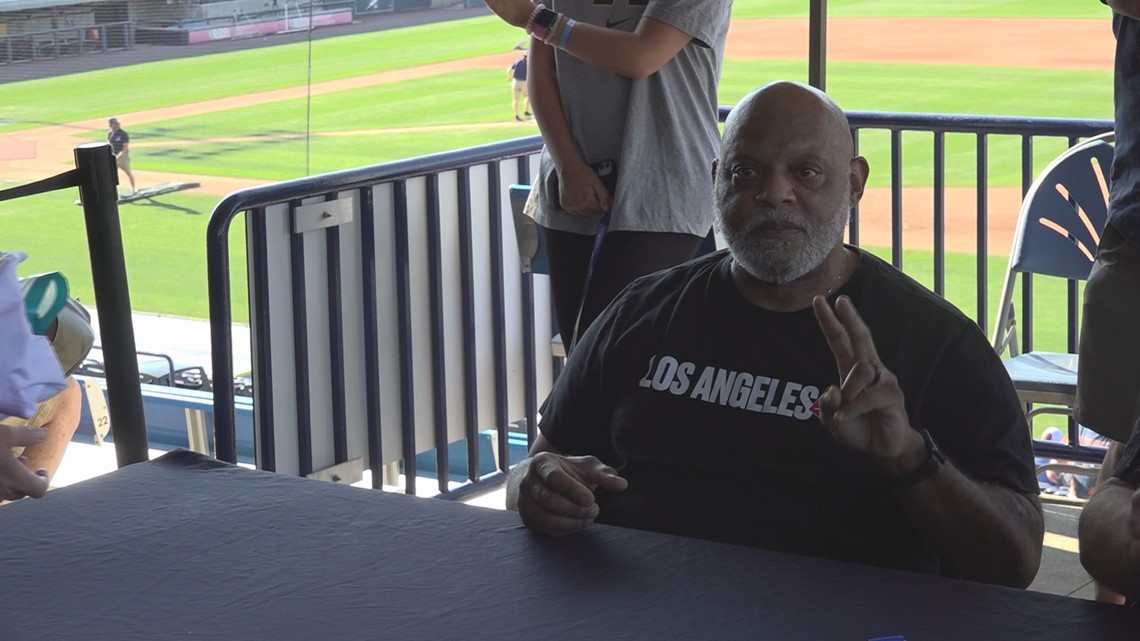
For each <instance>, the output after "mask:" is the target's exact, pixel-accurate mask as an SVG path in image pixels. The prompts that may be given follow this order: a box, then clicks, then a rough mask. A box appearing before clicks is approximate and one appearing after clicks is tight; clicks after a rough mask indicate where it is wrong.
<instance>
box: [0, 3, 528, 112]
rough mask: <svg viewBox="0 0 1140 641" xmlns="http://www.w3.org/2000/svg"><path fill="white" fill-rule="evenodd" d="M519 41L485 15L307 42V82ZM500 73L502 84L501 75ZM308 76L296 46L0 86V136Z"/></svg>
mask: <svg viewBox="0 0 1140 641" xmlns="http://www.w3.org/2000/svg"><path fill="white" fill-rule="evenodd" d="M520 39H521V36H520V35H519V31H518V30H517V29H514V28H512V27H510V26H508V25H505V24H504V23H503V22H502V21H501V20H498V19H497V18H495V17H494V16H487V17H483V18H471V19H467V20H456V21H451V22H440V23H435V24H430V25H421V26H417V27H407V28H404V29H391V30H386V31H376V32H371V33H363V34H356V35H350V36H342V37H337V38H327V39H321V40H314V41H313V43H312V68H311V79H312V82H324V81H327V80H337V79H341V78H351V77H354V76H360V75H365V74H371V73H378V72H382V71H389V70H393V69H404V68H408V67H416V66H420V65H425V64H431V63H436V62H444V61H449V60H462V59H464V58H471V57H474V56H481V55H487V54H493V53H502V52H504V51H507V50H509V49H510V47H511V46H513V44H514V43H515V42H517V41H518V40H520ZM500 76H501V77H503V78H504V79H503V83H502V84H504V85H505V84H506V80H505V70H504V73H503V74H500ZM309 78H310V68H309V45H308V43H304V42H302V43H296V44H286V45H277V46H271V47H263V48H258V49H248V50H245V51H235V52H232V53H221V54H213V55H207V56H198V57H194V58H183V59H179V60H164V61H160V62H150V63H145V64H139V65H130V66H126V67H115V68H112V69H103V70H100V71H91V72H87V73H78V74H71V75H67V76H59V77H55V78H44V79H40V80H28V81H23V82H12V83H7V84H0V131H10V130H13V129H23V128H27V127H34V126H42V125H47V124H62V123H68V122H74V121H77V120H86V119H91V118H105V117H106V116H107V115H108V114H122V113H129V112H132V111H141V110H144V109H154V108H158V107H167V106H172V105H182V104H187V103H192V102H199V101H202V100H209V99H213V98H222V97H227V96H240V95H244V94H248V93H253V92H258V91H268V90H272V89H281V88H284V87H296V86H303V85H305V84H306V83H307V82H308V81H309ZM111 88H115V89H117V90H115V91H112V90H110V89H111ZM504 91H505V90H504ZM70 96H79V97H82V99H78V98H77V99H68V97H70ZM124 125H127V126H129V123H124Z"/></svg>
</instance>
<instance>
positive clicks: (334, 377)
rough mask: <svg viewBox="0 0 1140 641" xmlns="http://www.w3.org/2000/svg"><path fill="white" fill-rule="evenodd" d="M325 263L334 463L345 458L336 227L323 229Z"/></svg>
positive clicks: (343, 384)
mask: <svg viewBox="0 0 1140 641" xmlns="http://www.w3.org/2000/svg"><path fill="white" fill-rule="evenodd" d="M336 199H337V195H336V194H327V195H326V196H325V200H326V201H332V200H336ZM325 248H326V265H327V267H328V292H329V300H328V304H329V308H328V312H329V364H330V366H331V368H332V372H331V380H330V381H329V385H330V388H331V389H330V391H331V393H332V432H333V459H334V462H336V463H344V462H345V461H347V460H348V418H347V410H346V408H345V405H346V404H347V402H348V398H347V392H346V388H345V380H344V311H343V309H344V308H343V304H342V299H343V293H342V291H341V273H340V270H341V266H340V226H339V225H338V226H333V227H329V228H328V229H326V230H325Z"/></svg>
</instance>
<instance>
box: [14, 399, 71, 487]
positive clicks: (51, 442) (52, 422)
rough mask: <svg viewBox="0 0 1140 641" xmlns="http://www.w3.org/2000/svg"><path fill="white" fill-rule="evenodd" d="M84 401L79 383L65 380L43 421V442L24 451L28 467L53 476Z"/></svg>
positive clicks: (69, 439) (49, 476)
mask: <svg viewBox="0 0 1140 641" xmlns="http://www.w3.org/2000/svg"><path fill="white" fill-rule="evenodd" d="M82 405H83V400H82V395H81V394H80V390H79V383H78V382H76V380H75V379H74V378H71V377H68V379H67V389H65V390H64V391H62V392H60V393H59V395H58V396H57V397H56V398H55V400H54V403H53V405H52V407H51V409H50V411H49V412H48V414H47V416H45V417H44V419H43V424H42V425H41V427H42V428H43V429H45V430H47V434H46V435H45V436H44V438H43V440H41V441H40V442H38V443H36V444H35V445H32V446H30V447H28V448H26V449H25V450H24V457H25V458H26V459H27V465H28V467H30V468H31V469H33V470H39V469H43V470H47V475H48V478H51V477H53V476H55V472H56V470H58V469H59V463H60V461H62V460H63V454H64V452H65V451H66V450H67V445H68V443H70V442H71V437H72V436H73V435H74V434H75V430H76V428H77V427H79V412H80V410H81V408H82Z"/></svg>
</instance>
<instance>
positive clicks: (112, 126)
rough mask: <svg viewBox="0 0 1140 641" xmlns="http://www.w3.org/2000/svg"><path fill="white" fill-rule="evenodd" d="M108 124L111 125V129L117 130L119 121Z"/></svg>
mask: <svg viewBox="0 0 1140 641" xmlns="http://www.w3.org/2000/svg"><path fill="white" fill-rule="evenodd" d="M108 124H109V125H110V126H111V131H118V130H119V123H118V122H111V123H108Z"/></svg>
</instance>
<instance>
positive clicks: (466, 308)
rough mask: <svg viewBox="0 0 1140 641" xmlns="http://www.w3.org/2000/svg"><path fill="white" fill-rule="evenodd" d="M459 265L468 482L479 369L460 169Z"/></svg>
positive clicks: (475, 466) (466, 183) (466, 192)
mask: <svg viewBox="0 0 1140 641" xmlns="http://www.w3.org/2000/svg"><path fill="white" fill-rule="evenodd" d="M456 187H457V190H458V199H459V263H460V264H461V265H463V274H462V276H461V277H462V282H461V285H460V286H461V290H462V291H461V294H460V295H461V298H462V314H463V419H464V427H463V433H464V435H465V437H466V439H467V479H468V480H469V481H474V480H476V479H478V478H479V463H480V461H479V368H478V364H479V363H478V360H477V354H478V352H477V351H476V349H475V341H476V335H475V252H474V247H473V245H474V241H473V240H472V228H471V170H470V168H468V167H462V168H460V169H459V175H458V181H457V185H456Z"/></svg>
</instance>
